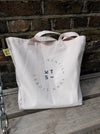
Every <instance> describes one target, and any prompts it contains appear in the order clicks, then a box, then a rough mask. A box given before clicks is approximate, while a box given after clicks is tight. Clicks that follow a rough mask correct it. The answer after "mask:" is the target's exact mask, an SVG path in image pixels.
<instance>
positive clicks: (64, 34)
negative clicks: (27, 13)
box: [34, 30, 79, 42]
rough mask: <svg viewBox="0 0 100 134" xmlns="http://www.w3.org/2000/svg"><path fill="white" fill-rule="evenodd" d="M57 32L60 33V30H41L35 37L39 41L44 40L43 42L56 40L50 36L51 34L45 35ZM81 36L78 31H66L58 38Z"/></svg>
mask: <svg viewBox="0 0 100 134" xmlns="http://www.w3.org/2000/svg"><path fill="white" fill-rule="evenodd" d="M52 33H53V34H57V35H60V33H58V32H53V31H48V30H44V31H41V32H38V33H37V34H36V35H35V36H34V39H35V40H37V41H43V42H46V41H55V40H56V39H55V38H53V37H49V36H43V35H45V34H52ZM77 36H79V34H78V33H76V32H66V33H63V34H61V35H60V36H59V39H58V40H63V41H64V40H66V39H68V40H71V39H72V38H73V37H77Z"/></svg>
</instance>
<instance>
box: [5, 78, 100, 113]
mask: <svg viewBox="0 0 100 134" xmlns="http://www.w3.org/2000/svg"><path fill="white" fill-rule="evenodd" d="M81 88H82V93H83V96H84V98H89V97H91V96H94V97H95V96H96V95H98V94H100V77H97V78H93V79H87V80H82V81H81ZM10 90H11V91H10ZM12 91H13V92H15V91H17V89H9V91H8V90H5V91H4V94H6V93H7V92H12ZM17 97H18V94H13V95H7V96H5V97H4V98H5V99H4V101H5V108H6V112H7V113H8V114H10V115H11V114H14V113H15V114H17V113H18V114H19V115H20V114H22V113H25V112H23V111H19V108H18V103H17V102H18V101H17Z"/></svg>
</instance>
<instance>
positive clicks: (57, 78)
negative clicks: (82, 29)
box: [6, 30, 86, 110]
mask: <svg viewBox="0 0 100 134" xmlns="http://www.w3.org/2000/svg"><path fill="white" fill-rule="evenodd" d="M48 33H49V34H50V33H53V34H58V35H59V39H58V40H57V39H55V38H53V37H49V36H47V35H46V34H48ZM43 35H44V36H43ZM70 37H76V38H73V39H71V40H69V39H70ZM6 41H7V44H8V48H9V50H10V53H11V56H12V59H13V62H14V65H15V71H16V80H17V84H18V104H19V109H20V110H25V109H43V108H60V107H70V106H77V105H81V104H82V94H81V89H80V81H79V78H80V66H81V61H82V56H83V52H84V48H85V42H86V39H85V36H79V35H78V34H77V33H75V32H67V33H63V34H61V35H60V34H59V33H56V32H52V31H47V30H46V31H42V32H39V33H37V34H36V35H35V36H34V37H33V38H31V39H21V38H16V37H8V38H6Z"/></svg>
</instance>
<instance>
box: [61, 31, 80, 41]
mask: <svg viewBox="0 0 100 134" xmlns="http://www.w3.org/2000/svg"><path fill="white" fill-rule="evenodd" d="M77 36H79V34H78V33H76V32H66V33H63V34H61V35H60V37H59V40H65V39H67V38H70V37H77Z"/></svg>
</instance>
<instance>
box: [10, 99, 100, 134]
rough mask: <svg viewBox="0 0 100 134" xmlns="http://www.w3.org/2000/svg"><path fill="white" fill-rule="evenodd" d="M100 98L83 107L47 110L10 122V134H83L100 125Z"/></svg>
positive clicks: (89, 101) (87, 102)
mask: <svg viewBox="0 0 100 134" xmlns="http://www.w3.org/2000/svg"><path fill="white" fill-rule="evenodd" d="M99 117H100V97H97V98H93V99H90V100H86V101H85V103H84V105H83V106H80V107H74V108H64V109H52V110H46V111H42V112H38V113H34V114H30V115H26V116H23V117H18V118H16V119H13V120H10V125H11V126H10V134H23V133H24V134H28V133H30V134H33V133H35V134H83V133H85V132H88V131H90V130H93V129H96V128H98V127H99V125H100V118H99Z"/></svg>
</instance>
